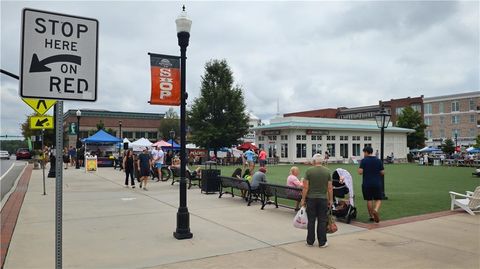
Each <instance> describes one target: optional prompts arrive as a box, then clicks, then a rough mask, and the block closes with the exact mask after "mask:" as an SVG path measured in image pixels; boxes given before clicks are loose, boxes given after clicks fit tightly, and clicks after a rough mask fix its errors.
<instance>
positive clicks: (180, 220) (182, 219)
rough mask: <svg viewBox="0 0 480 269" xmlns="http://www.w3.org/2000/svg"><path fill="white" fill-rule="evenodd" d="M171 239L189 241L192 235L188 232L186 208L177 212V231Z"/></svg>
mask: <svg viewBox="0 0 480 269" xmlns="http://www.w3.org/2000/svg"><path fill="white" fill-rule="evenodd" d="M173 237H175V238H176V239H178V240H182V239H190V238H192V237H193V234H192V233H191V232H190V213H188V208H187V207H179V208H178V212H177V229H176V230H175V232H173Z"/></svg>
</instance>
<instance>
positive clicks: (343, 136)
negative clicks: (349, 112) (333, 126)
mask: <svg viewBox="0 0 480 269" xmlns="http://www.w3.org/2000/svg"><path fill="white" fill-rule="evenodd" d="M340 141H348V135H341V136H340Z"/></svg>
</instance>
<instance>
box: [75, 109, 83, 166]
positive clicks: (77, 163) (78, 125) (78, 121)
mask: <svg viewBox="0 0 480 269" xmlns="http://www.w3.org/2000/svg"><path fill="white" fill-rule="evenodd" d="M76 114H77V130H76V131H77V142H76V143H75V149H76V151H77V152H76V156H77V161H76V162H75V169H80V161H79V156H78V149H79V148H81V147H82V143H81V142H80V118H81V117H82V111H80V109H79V110H77V112H76Z"/></svg>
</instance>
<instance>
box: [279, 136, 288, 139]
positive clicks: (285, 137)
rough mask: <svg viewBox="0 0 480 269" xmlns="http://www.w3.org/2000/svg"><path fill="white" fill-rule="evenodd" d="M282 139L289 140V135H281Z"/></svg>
mask: <svg viewBox="0 0 480 269" xmlns="http://www.w3.org/2000/svg"><path fill="white" fill-rule="evenodd" d="M280 140H288V135H281V136H280Z"/></svg>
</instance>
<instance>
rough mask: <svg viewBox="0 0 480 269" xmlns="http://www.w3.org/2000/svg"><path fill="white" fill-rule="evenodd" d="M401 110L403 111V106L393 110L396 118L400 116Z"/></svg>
mask: <svg viewBox="0 0 480 269" xmlns="http://www.w3.org/2000/svg"><path fill="white" fill-rule="evenodd" d="M403 109H404V107H403V106H402V107H397V108H396V109H395V113H396V114H397V116H400V115H402V112H403Z"/></svg>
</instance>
